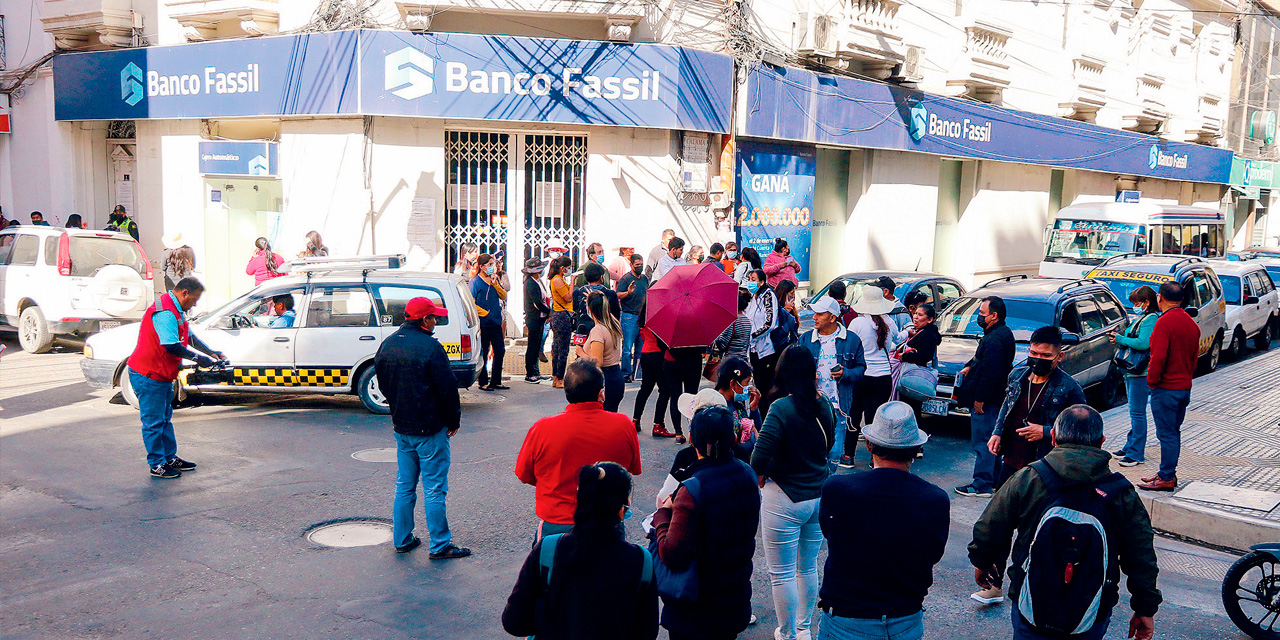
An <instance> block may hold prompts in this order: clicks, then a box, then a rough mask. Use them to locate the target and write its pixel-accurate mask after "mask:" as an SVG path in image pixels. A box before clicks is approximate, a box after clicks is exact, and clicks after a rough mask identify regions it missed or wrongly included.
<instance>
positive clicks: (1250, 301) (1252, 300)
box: [1244, 296, 1258, 304]
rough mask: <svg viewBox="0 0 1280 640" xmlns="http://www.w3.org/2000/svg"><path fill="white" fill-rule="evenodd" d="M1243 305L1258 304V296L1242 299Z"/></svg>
mask: <svg viewBox="0 0 1280 640" xmlns="http://www.w3.org/2000/svg"><path fill="white" fill-rule="evenodd" d="M1244 304H1258V296H1249V297H1248V298H1245V299H1244Z"/></svg>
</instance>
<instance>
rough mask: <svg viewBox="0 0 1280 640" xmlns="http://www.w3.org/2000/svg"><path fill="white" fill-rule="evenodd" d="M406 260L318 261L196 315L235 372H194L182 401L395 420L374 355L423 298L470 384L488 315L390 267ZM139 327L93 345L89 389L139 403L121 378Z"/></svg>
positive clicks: (87, 359)
mask: <svg viewBox="0 0 1280 640" xmlns="http://www.w3.org/2000/svg"><path fill="white" fill-rule="evenodd" d="M388 259H390V262H389V263H388ZM402 259H403V256H378V257H369V258H349V259H343V258H313V259H310V260H307V261H305V262H308V263H311V264H308V265H305V266H304V268H299V267H296V266H295V267H294V268H293V269H292V271H293V274H294V275H287V276H282V277H279V278H272V279H271V280H267V281H266V282H263V283H262V284H261V285H258V286H257V287H254V288H253V290H251V291H249V292H248V293H246V294H244V295H242V296H240V297H239V298H236V299H235V300H232V301H231V302H228V303H227V304H225V305H223V306H222V307H220V308H218V309H215V310H214V311H212V312H210V313H207V314H203V315H200V316H197V317H196V318H194V319H193V320H192V321H191V332H192V333H194V334H195V335H196V336H198V337H199V338H200V340H202V341H204V343H205V344H207V345H209V347H210V348H212V349H217V350H218V351H221V352H223V353H224V354H226V356H227V359H228V360H229V361H230V368H229V369H228V370H226V371H222V372H210V371H208V370H193V369H190V368H188V369H187V370H185V371H183V373H182V374H181V375H180V377H179V378H178V380H179V384H176V385H175V397H176V399H177V400H178V401H179V402H181V401H183V400H185V399H186V397H187V396H188V395H195V394H200V393H235V392H252V393H264V392H266V393H291V394H304V393H322V394H345V393H353V394H356V395H358V396H359V397H360V400H361V402H363V403H364V406H365V408H367V409H368V410H369V411H371V412H373V413H381V414H385V413H389V412H390V406H389V405H388V404H387V400H386V397H385V396H383V395H382V392H381V391H380V390H379V389H378V378H377V376H375V375H374V371H373V356H374V354H375V353H377V351H378V347H379V346H380V345H381V344H382V341H383V339H385V338H386V337H388V336H390V335H391V334H393V333H395V332H396V330H397V329H399V328H400V325H401V324H403V323H404V320H405V318H404V309H405V305H406V304H407V303H408V302H409V300H412V299H413V298H417V297H425V298H429V299H430V300H431V301H432V302H435V303H436V304H437V305H441V306H443V307H445V308H446V309H448V310H449V316H448V317H447V318H441V319H440V320H439V322H437V323H436V329H435V337H436V339H437V340H439V341H440V344H441V345H442V346H443V347H444V350H445V353H446V354H448V356H449V368H450V369H451V370H452V371H453V375H454V378H455V379H456V381H457V384H458V387H460V388H466V387H469V386H471V384H472V383H473V382H474V381H475V378H476V372H477V371H479V369H480V349H479V346H480V342H479V341H480V317H479V314H478V313H477V312H476V303H475V300H474V299H472V297H471V291H470V290H469V289H468V288H467V282H466V281H465V280H463V279H462V278H461V277H459V276H456V275H453V274H445V273H423V272H421V271H414V270H410V269H401V268H386V267H387V265H388V264H391V265H394V266H395V267H398V266H399V265H400V264H401V263H402ZM377 264H381V265H382V268H378V267H377V266H375V265H377ZM352 265H354V268H353V266H352ZM284 298H288V304H289V305H290V306H292V307H293V309H292V311H293V313H292V314H289V313H288V312H287V311H286V313H285V314H284V315H285V316H288V315H292V316H293V317H292V319H286V318H284V317H282V316H281V315H276V308H275V306H276V305H275V304H274V303H275V302H276V301H277V300H280V301H282V302H283V299H284ZM140 326H141V325H139V324H136V323H135V324H130V325H126V326H123V327H120V328H117V329H112V330H111V331H104V332H102V333H100V334H98V335H96V336H93V337H91V338H89V339H88V340H87V341H86V342H85V347H84V358H83V359H81V360H80V370H81V372H83V373H84V377H85V379H86V380H87V381H88V382H89V386H91V387H97V388H112V387H116V386H121V387H122V389H121V391H122V392H123V395H124V398H125V400H126V401H128V402H129V403H130V404H135V399H134V398H133V396H132V390H131V389H129V388H128V382H129V376H127V375H123V372H124V367H125V361H126V360H127V359H128V358H129V355H130V354H131V353H133V349H134V347H135V346H136V345H137V343H138V328H139V327H140ZM189 364H190V363H188V365H189ZM135 406H136V404H135Z"/></svg>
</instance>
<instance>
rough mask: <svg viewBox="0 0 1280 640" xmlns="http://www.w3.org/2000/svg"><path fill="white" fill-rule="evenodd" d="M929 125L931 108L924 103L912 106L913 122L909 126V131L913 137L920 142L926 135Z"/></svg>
mask: <svg viewBox="0 0 1280 640" xmlns="http://www.w3.org/2000/svg"><path fill="white" fill-rule="evenodd" d="M928 125H929V110H928V109H926V108H924V105H919V104H918V105H916V106H914V107H911V122H910V123H909V125H908V127H907V131H908V132H910V133H911V139H912V140H915V141H916V142H920V139H921V138H923V137H924V134H925V131H927V130H928V128H929V127H928Z"/></svg>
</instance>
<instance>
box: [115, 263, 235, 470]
mask: <svg viewBox="0 0 1280 640" xmlns="http://www.w3.org/2000/svg"><path fill="white" fill-rule="evenodd" d="M202 293H204V285H203V284H200V281H199V280H196V279H195V278H183V279H182V280H181V281H180V282H178V284H177V286H175V287H174V288H173V291H171V292H169V293H168V294H165V295H163V296H160V298H159V299H158V300H156V303H155V304H154V305H152V306H151V308H150V309H147V312H146V313H145V314H143V316H142V327H141V329H139V331H138V345H137V346H136V347H134V349H133V354H132V355H130V356H129V372H128V373H129V384H130V385H132V386H133V392H134V394H135V395H137V396H138V413H139V414H140V415H141V417H142V445H143V446H144V447H146V449H147V466H148V467H150V468H151V477H153V478H164V479H169V478H177V477H178V476H181V475H182V472H183V471H193V470H195V468H196V463H194V462H189V461H187V460H183V459H182V458H179V457H178V439H177V436H175V435H174V433H173V381H174V380H177V379H178V372H180V371H181V370H182V359H183V358H187V359H190V360H194V361H195V362H196V363H197V364H199V365H200V366H202V367H208V366H212V365H214V364H216V363H217V362H218V361H222V360H226V359H227V357H226V356H224V355H223V354H222V352H220V351H214V350H213V349H210V348H209V347H208V346H206V345H205V344H204V343H203V342H201V341H200V339H199V338H196V336H195V334H193V333H191V331H190V329H189V327H188V325H187V312H188V311H190V310H191V308H192V307H194V306H196V303H197V302H199V301H200V294H202ZM188 345H194V346H195V347H196V349H199V350H200V351H196V350H194V349H192V348H191V347H190V346H188ZM201 352H203V353H201ZM205 354H208V355H205Z"/></svg>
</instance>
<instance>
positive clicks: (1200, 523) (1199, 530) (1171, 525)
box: [1138, 490, 1280, 552]
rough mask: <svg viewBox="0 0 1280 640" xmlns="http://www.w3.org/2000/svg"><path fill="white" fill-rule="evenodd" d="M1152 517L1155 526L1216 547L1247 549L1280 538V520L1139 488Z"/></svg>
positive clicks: (1143, 503) (1160, 529)
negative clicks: (1195, 503)
mask: <svg viewBox="0 0 1280 640" xmlns="http://www.w3.org/2000/svg"><path fill="white" fill-rule="evenodd" d="M1138 497H1139V498H1140V499H1141V500H1142V506H1144V507H1146V508H1147V513H1148V514H1150V516H1151V527H1152V528H1153V529H1157V530H1159V531H1163V532H1166V533H1171V534H1174V535H1177V536H1181V537H1183V538H1188V539H1190V540H1194V541H1196V542H1203V543H1206V544H1210V545H1213V546H1216V547H1224V548H1227V549H1235V550H1237V551H1242V552H1243V551H1247V550H1248V548H1249V547H1250V546H1252V545H1256V544H1263V543H1266V542H1276V541H1277V540H1280V523H1275V522H1270V521H1267V520H1262V519H1260V518H1251V517H1249V516H1243V515H1239V514H1235V513H1229V512H1224V511H1221V510H1219V509H1209V508H1205V507H1200V506H1196V505H1193V504H1190V503H1188V502H1187V501H1185V500H1177V499H1176V498H1172V497H1170V498H1153V497H1151V495H1150V494H1149V493H1147V492H1144V491H1142V490H1139V491H1138Z"/></svg>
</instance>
